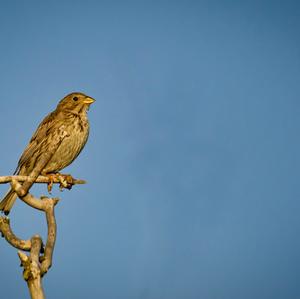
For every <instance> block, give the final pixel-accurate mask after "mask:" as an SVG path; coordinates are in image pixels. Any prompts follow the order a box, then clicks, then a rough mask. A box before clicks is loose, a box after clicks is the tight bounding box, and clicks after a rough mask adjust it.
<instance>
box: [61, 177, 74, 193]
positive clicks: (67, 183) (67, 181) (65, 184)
mask: <svg viewBox="0 0 300 299" xmlns="http://www.w3.org/2000/svg"><path fill="white" fill-rule="evenodd" d="M58 180H59V189H60V191H62V190H63V189H64V188H66V189H69V190H71V189H72V187H73V185H74V179H73V177H72V176H71V175H70V174H59V175H58Z"/></svg>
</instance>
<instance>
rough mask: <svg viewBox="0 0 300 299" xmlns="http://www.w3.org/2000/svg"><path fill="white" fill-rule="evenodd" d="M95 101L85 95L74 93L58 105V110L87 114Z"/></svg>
mask: <svg viewBox="0 0 300 299" xmlns="http://www.w3.org/2000/svg"><path fill="white" fill-rule="evenodd" d="M94 102H95V100H94V99H93V98H91V97H89V96H87V95H85V94H84V93H81V92H72V93H70V94H68V95H67V96H65V97H64V98H63V99H62V100H61V101H60V102H59V103H58V105H57V109H59V110H64V111H70V112H74V113H81V112H86V111H87V110H88V109H89V106H90V105H91V104H92V103H94Z"/></svg>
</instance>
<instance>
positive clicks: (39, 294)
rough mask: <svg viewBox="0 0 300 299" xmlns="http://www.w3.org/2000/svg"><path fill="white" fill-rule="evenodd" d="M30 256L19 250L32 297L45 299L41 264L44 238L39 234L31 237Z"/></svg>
mask: <svg viewBox="0 0 300 299" xmlns="http://www.w3.org/2000/svg"><path fill="white" fill-rule="evenodd" d="M31 244H32V246H31V250H30V256H27V255H26V254H25V253H23V252H20V251H19V252H18V255H19V258H20V260H21V264H22V266H23V268H24V271H23V278H24V279H25V280H26V281H27V285H28V288H29V292H30V295H31V298H32V299H44V298H45V295H44V290H43V286H42V280H41V266H40V262H39V255H40V252H41V248H42V239H41V237H40V236H39V235H35V236H33V237H32V238H31Z"/></svg>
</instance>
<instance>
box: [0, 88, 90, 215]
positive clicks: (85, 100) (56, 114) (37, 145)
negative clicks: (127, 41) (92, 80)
mask: <svg viewBox="0 0 300 299" xmlns="http://www.w3.org/2000/svg"><path fill="white" fill-rule="evenodd" d="M94 101H95V100H94V99H93V98H91V97H89V96H87V95H85V94H83V93H81V92H73V93H70V94H69V95H67V96H65V97H64V98H63V99H62V100H61V101H60V102H59V103H58V105H57V107H56V109H55V110H54V111H53V112H51V113H50V114H49V115H47V116H46V117H45V118H44V120H43V121H42V122H41V124H40V125H39V126H38V128H37V130H36V131H35V133H34V134H33V136H32V138H31V140H30V142H29V144H28V145H27V147H26V149H25V150H24V152H23V154H22V156H21V158H20V160H19V163H18V167H17V169H16V171H15V173H14V174H16V175H26V176H29V175H32V174H34V173H35V172H36V171H35V170H36V169H42V171H41V172H40V173H38V174H36V175H39V174H41V175H47V174H52V173H57V172H58V171H60V170H61V169H63V168H65V167H66V166H68V165H69V164H71V163H72V162H73V161H74V159H75V158H76V157H77V156H78V155H79V153H80V152H81V150H82V149H83V147H84V146H85V144H86V142H87V139H88V136H89V121H88V118H87V111H88V110H89V106H90V105H91V104H92V103H93V102H94ZM61 128H63V130H64V131H66V133H67V136H66V137H65V138H64V139H63V140H62V142H61V143H60V144H58V145H57V148H56V149H55V151H54V154H53V155H52V156H51V157H50V159H49V160H48V161H47V162H44V160H45V159H42V157H43V154H45V153H47V151H48V150H49V148H50V147H51V146H52V145H53V140H54V138H55V137H57V134H59V133H58V132H59V131H60V130H61ZM42 164H45V165H42ZM16 198H17V194H16V193H15V192H14V191H13V190H12V189H9V191H8V192H7V194H6V195H5V197H4V198H3V199H2V201H1V202H0V210H1V211H3V212H4V213H5V214H6V215H7V214H8V213H9V212H10V210H11V208H12V206H13V204H14V202H15V200H16Z"/></svg>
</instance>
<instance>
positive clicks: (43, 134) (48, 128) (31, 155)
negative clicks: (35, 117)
mask: <svg viewBox="0 0 300 299" xmlns="http://www.w3.org/2000/svg"><path fill="white" fill-rule="evenodd" d="M57 117H59V115H58V113H57V111H53V112H51V113H50V114H48V115H47V116H46V117H45V118H44V120H43V121H42V122H41V124H40V125H39V127H38V128H37V130H36V131H35V133H34V134H33V136H32V138H31V139H30V141H29V144H28V145H27V147H26V149H25V150H24V152H23V154H22V156H21V158H20V160H19V162H18V167H17V169H16V170H15V172H14V174H17V173H19V171H20V169H21V168H22V166H23V165H28V167H29V169H28V170H29V172H30V168H31V167H30V164H32V163H33V164H34V161H33V160H35V159H36V158H37V154H38V153H40V152H41V148H42V147H44V146H45V143H46V142H47V140H48V139H49V135H51V134H52V133H53V132H54V131H55V130H56V128H58V127H59V126H60V125H61V124H62V123H61V122H57V121H56V119H57ZM26 174H28V173H26Z"/></svg>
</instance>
